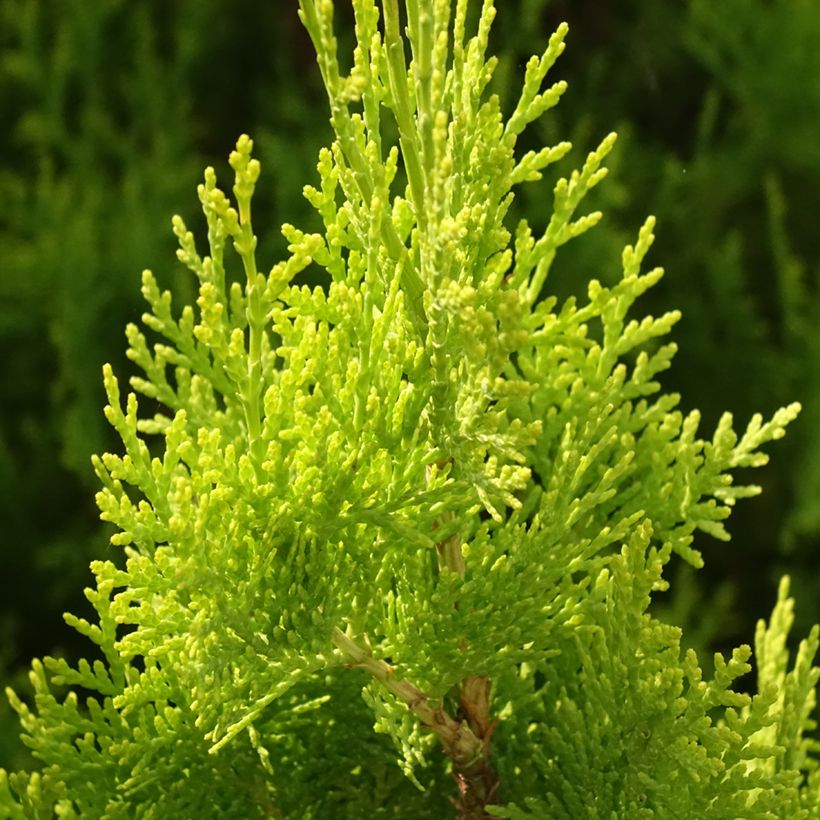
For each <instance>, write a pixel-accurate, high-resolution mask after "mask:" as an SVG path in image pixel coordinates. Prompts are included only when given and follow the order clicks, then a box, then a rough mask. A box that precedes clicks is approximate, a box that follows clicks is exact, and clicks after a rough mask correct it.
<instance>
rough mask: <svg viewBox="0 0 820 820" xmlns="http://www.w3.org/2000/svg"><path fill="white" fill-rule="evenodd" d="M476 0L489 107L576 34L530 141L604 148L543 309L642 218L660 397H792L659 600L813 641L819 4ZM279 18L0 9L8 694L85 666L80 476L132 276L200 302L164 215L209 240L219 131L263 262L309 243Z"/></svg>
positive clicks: (173, 8) (307, 109) (716, 404)
mask: <svg viewBox="0 0 820 820" xmlns="http://www.w3.org/2000/svg"><path fill="white" fill-rule="evenodd" d="M496 5H497V6H498V7H499V14H498V18H497V21H496V25H495V29H494V35H493V42H492V47H493V50H494V51H495V53H497V54H498V55H499V56H500V64H499V67H498V70H497V73H496V78H495V88H494V90H495V91H496V92H498V93H499V94H500V95H501V96H502V99H503V100H504V104H505V107H506V110H507V111H509V110H510V108H511V106H512V105H513V104H514V101H515V93H516V89H517V87H518V85H519V83H520V81H521V78H522V77H523V66H524V63H525V61H526V59H527V58H528V57H529V56H530V55H531V54H532V53H535V52H539V53H540V51H541V50H542V49H543V46H544V44H545V42H546V39H547V37H548V35H549V34H550V33H551V32H552V31H553V30H554V28H555V27H556V26H557V25H558V23H559V22H560V21H562V20H567V21H568V22H569V24H570V35H569V38H568V49H567V52H566V53H565V55H564V57H562V58H561V60H560V61H559V63H558V65H557V66H556V68H555V69H554V70H553V74H552V75H551V76H552V79H553V80H554V79H558V78H564V79H567V80H568V81H569V83H570V90H569V92H568V93H567V95H566V96H565V98H564V100H563V102H562V104H561V105H560V106H559V108H558V109H557V110H556V111H555V112H553V113H550V114H549V115H547V116H546V117H545V118H544V119H543V121H542V122H539V123H537V124H536V125H534V126H533V127H532V128H531V130H530V131H529V132H528V134H527V135H526V140H527V141H529V143H531V144H532V145H533V146H540V145H542V144H544V143H554V142H556V141H558V140H561V139H571V140H572V141H573V142H574V144H575V149H574V153H573V156H572V161H574V162H575V163H576V164H577V163H580V162H581V161H582V160H583V157H584V156H585V154H586V152H587V151H589V150H591V149H592V148H594V147H595V146H596V145H597V143H598V142H599V141H600V140H601V139H602V138H603V136H604V135H605V134H606V133H608V132H609V131H610V130H613V129H614V130H617V131H618V132H619V133H620V135H621V138H620V140H619V142H618V146H617V148H616V151H615V153H614V155H613V158H612V161H611V162H610V166H611V168H612V173H611V176H610V178H609V179H608V180H607V181H606V182H605V183H604V184H603V185H602V186H601V187H600V188H598V189H596V191H595V193H594V197H593V199H594V201H591V202H590V203H589V209H590V210H592V209H594V208H601V209H602V210H604V212H605V220H604V222H603V223H602V224H601V225H600V226H599V227H598V228H596V229H595V230H594V231H593V232H592V233H590V234H588V235H587V236H585V237H584V238H583V239H582V240H579V241H578V242H577V243H575V244H574V246H573V245H572V244H571V245H570V246H569V247H568V248H567V249H566V250H565V252H564V253H563V254H562V255H561V256H559V259H558V261H557V263H556V265H555V268H554V271H553V273H552V274H551V280H550V284H551V287H552V289H553V290H554V291H556V292H558V293H560V294H564V295H568V294H570V293H574V292H581V293H583V292H584V291H585V288H586V282H587V281H588V279H589V278H590V277H593V276H594V277H597V278H599V279H602V280H605V281H612V280H613V279H614V278H615V277H617V275H618V274H619V270H620V266H619V260H620V252H621V249H622V247H623V245H624V244H625V243H626V242H631V241H633V240H634V237H635V236H636V234H637V230H638V227H639V226H640V224H641V223H642V221H643V220H644V218H645V216H646V215H647V214H650V213H652V214H655V215H656V216H657V217H658V228H657V234H658V240H657V242H656V246H655V249H654V250H653V251H652V254H651V258H650V262H651V263H652V264H662V265H663V266H664V267H665V268H666V270H667V275H666V277H665V279H664V280H663V281H662V283H661V285H660V286H658V287H657V288H655V289H654V291H653V292H650V293H649V294H647V296H646V297H644V300H643V303H642V305H641V307H642V310H643V311H644V312H647V313H656V314H657V313H660V312H663V311H664V310H667V309H670V308H673V307H677V308H680V309H682V310H683V312H684V319H683V321H682V322H681V323H680V324H679V325H678V326H677V328H676V330H675V334H674V338H675V340H676V341H677V342H678V343H679V345H680V348H681V349H680V352H679V354H678V356H677V358H676V360H675V364H674V366H673V369H672V370H670V371H669V372H668V373H666V374H665V378H664V385H665V388H666V389H667V390H675V391H680V392H682V394H683V402H682V406H683V409H685V410H688V409H691V408H694V407H697V408H700V409H701V410H702V411H703V426H702V428H701V432H702V435H704V436H705V437H709V436H711V432H712V430H713V428H714V425H715V423H716V421H717V419H718V418H719V415H720V413H721V412H722V411H723V410H725V409H728V410H731V411H732V412H733V413H734V414H735V419H736V424H737V425H738V426H745V424H746V422H747V421H748V419H749V417H750V416H751V414H752V413H754V412H756V411H761V412H763V413H764V414H766V413H771V412H772V411H773V410H774V409H775V408H777V407H778V406H780V405H782V404H785V403H787V402H790V401H792V400H799V401H801V402H802V403H803V407H804V410H803V414H802V415H801V416H800V418H799V420H798V421H797V422H796V423H795V424H794V425H793V426H792V428H791V429H790V432H789V434H788V436H787V437H786V439H785V440H784V441H783V442H780V443H778V444H777V445H775V446H773V447H772V448H770V452H771V454H772V461H771V463H770V465H768V466H767V467H765V468H763V469H762V470H757V471H755V473H754V474H753V476H750V478H751V479H752V480H754V481H756V482H758V483H760V484H762V486H763V488H764V493H763V495H762V496H761V497H759V498H757V499H753V500H751V501H747V502H745V503H743V504H741V505H740V506H739V507H738V510H737V512H736V513H735V514H734V515H733V517H732V520H731V521H730V524H729V529H730V531H731V532H732V534H733V540H732V541H731V542H730V543H727V544H724V543H718V542H714V541H712V540H710V539H708V538H707V537H703V538H702V539H701V541H700V542H699V543H698V544H696V546H698V547H699V548H701V549H702V550H703V551H704V555H705V559H706V568H705V569H704V570H701V571H700V572H699V573H697V574H695V573H693V572H691V571H689V570H687V569H686V568H685V567H680V566H679V565H677V564H673V566H672V568H671V570H670V572H671V573H672V574H673V575H674V576H676V577H675V580H676V582H677V583H676V585H675V587H674V589H675V591H674V592H673V593H672V594H670V595H667V596H666V599H668V600H661V601H659V603H658V606H659V607H662V608H664V609H665V610H666V614H667V615H668V616H669V617H670V618H672V619H674V620H675V621H676V622H678V623H680V624H682V625H684V626H685V627H686V628H687V629H688V632H687V638H686V640H687V643H689V644H690V645H693V646H695V647H697V648H698V649H700V650H709V651H711V650H714V649H720V650H725V649H727V648H728V647H730V646H733V645H735V644H737V643H740V642H748V641H751V639H752V636H753V630H754V623H755V621H756V619H757V618H759V617H763V616H766V615H767V614H768V612H769V611H770V609H771V606H772V604H773V601H774V598H775V591H776V581H777V579H778V578H779V576H780V575H781V574H782V573H783V572H789V573H791V575H792V578H793V592H794V594H795V595H796V597H797V625H796V629H795V632H796V634H797V635H801V634H804V633H805V632H806V631H807V629H808V627H809V626H810V624H811V623H813V622H815V621H817V620H820V566H819V563H820V562H819V561H818V554H819V553H818V546H820V436H819V435H818V434H817V430H818V426H820V296H819V295H818V282H819V281H820V225H818V216H817V215H818V214H820V0H722V2H720V3H713V2H711V1H710V0H675V1H674V2H668V3H647V2H638V0H621V2H614V0H574V2H570V0H499V2H497V4H496ZM337 6H338V10H337V18H338V26H339V34H340V40H341V42H342V44H343V47H344V46H345V45H349V44H350V42H351V13H350V9H349V3H348V2H347V0H338V2H337ZM296 8H297V2H296V0H278V2H262V0H231V2H228V1H227V0H177V1H176V2H175V3H173V4H168V3H164V2H158V1H157V0H130V2H126V1H125V0H93V2H88V0H0V351H2V355H0V368H2V370H1V371H0V559H1V560H2V567H3V571H2V573H0V679H2V680H3V682H8V683H14V684H15V685H20V683H21V681H23V680H24V677H25V670H26V669H27V667H28V663H29V660H30V658H31V657H32V656H39V655H43V654H63V655H67V656H76V655H78V654H79V653H82V652H85V651H86V649H87V647H86V646H85V643H84V641H82V640H80V639H78V637H77V636H75V635H74V634H73V633H72V631H71V630H69V629H68V628H67V627H65V626H64V624H63V623H62V619H61V613H62V612H63V611H65V610H71V611H74V612H77V613H78V614H85V613H86V612H87V609H88V605H87V604H86V603H85V600H84V598H83V596H82V588H83V587H84V586H85V585H86V584H87V583H88V582H89V580H90V575H89V573H88V570H87V567H88V562H89V561H90V560H92V559H94V558H95V557H100V556H104V557H115V558H116V557H118V556H117V555H116V553H115V551H114V549H113V548H111V547H109V546H108V545H107V540H108V536H109V534H110V533H109V532H107V531H106V530H105V529H104V528H103V527H102V526H101V525H100V523H99V521H98V518H97V511H96V507H95V505H94V492H95V489H96V479H95V477H94V475H93V472H92V470H91V466H90V461H89V458H90V455H91V454H92V453H94V452H101V451H104V450H109V449H112V448H114V449H116V448H117V447H118V445H117V442H116V441H115V439H114V437H113V436H112V435H111V431H110V430H109V429H108V428H107V425H106V423H105V422H104V419H103V415H102V407H103V404H104V395H103V391H102V387H101V376H100V370H101V366H102V364H103V362H106V361H110V362H111V363H112V364H113V365H114V367H115V369H116V370H117V371H118V372H119V373H120V374H129V373H131V372H132V369H131V366H130V363H129V362H127V360H126V359H125V357H124V355H123V354H124V349H125V341H124V337H123V330H124V327H125V324H126V322H127V321H134V320H136V319H137V318H138V317H139V315H140V313H141V311H142V306H141V301H140V296H139V277H140V271H141V270H142V268H145V267H150V268H152V269H153V270H154V271H155V272H156V274H157V276H158V278H159V279H160V281H161V282H162V283H163V284H164V285H165V286H167V287H170V288H171V289H172V290H173V291H174V293H175V296H176V297H177V298H178V299H184V300H189V299H191V298H192V294H193V291H192V283H191V281H190V280H189V279H188V276H187V274H186V272H185V271H183V270H182V267H181V265H179V264H178V263H177V262H176V260H175V257H174V250H175V242H174V240H173V236H172V234H171V230H170V218H171V216H172V214H174V213H181V214H182V215H183V217H184V218H185V219H186V221H187V222H188V224H189V226H191V227H192V228H194V229H195V230H196V228H197V227H199V226H201V224H202V221H201V219H200V218H199V216H198V208H197V204H198V203H197V200H196V194H195V187H196V185H197V183H198V182H199V181H200V179H201V174H202V171H203V169H204V167H205V166H206V165H209V164H211V165H214V166H215V167H216V169H217V173H218V174H219V175H220V176H221V177H222V179H223V181H225V182H226V183H228V181H229V179H230V177H229V176H228V173H227V162H226V158H227V155H228V153H229V151H230V150H231V148H232V146H233V144H234V142H235V140H236V137H237V136H238V135H239V134H240V133H242V132H247V133H249V134H251V135H252V136H253V137H254V139H255V141H256V155H257V156H258V157H259V158H260V159H261V161H262V164H263V176H262V179H261V182H260V185H259V188H258V196H257V203H256V206H255V210H256V213H255V224H256V226H257V231H258V232H259V233H260V245H261V256H262V259H263V260H267V262H263V267H264V265H265V264H267V263H269V262H272V261H275V259H276V258H277V257H278V255H279V254H281V253H282V252H283V250H284V244H285V243H284V242H283V240H282V239H281V237H280V235H279V233H278V225H279V224H280V223H281V222H283V221H288V222H292V223H295V224H297V225H302V226H308V227H316V220H315V218H314V217H313V215H312V214H311V213H310V211H309V208H308V206H307V204H306V203H305V201H304V200H303V199H302V198H301V188H302V185H303V184H304V183H306V182H313V181H315V171H314V168H315V163H316V155H317V152H318V149H319V147H320V146H321V145H323V144H326V143H328V142H329V139H330V130H329V126H328V122H327V113H326V105H325V98H324V93H323V90H322V88H321V86H320V83H319V78H318V72H317V70H316V69H315V66H314V60H313V52H312V48H311V45H310V42H309V40H308V38H307V36H306V34H305V33H304V32H303V30H302V28H301V26H300V24H299V21H298V18H297V15H296ZM522 147H526V146H522ZM570 167H571V166H570V165H569V163H568V161H566V160H565V162H564V163H562V164H561V167H560V172H561V173H562V174H566V173H568V172H569V170H570ZM228 184H229V183H228ZM550 202H551V189H550V186H549V184H548V183H545V184H543V185H535V186H530V187H528V188H526V189H524V190H523V191H522V192H521V193H520V194H519V197H518V200H517V203H516V206H515V214H514V215H513V216H514V217H520V216H523V215H526V216H527V218H528V219H529V220H530V221H531V224H532V225H533V226H534V227H535V228H537V227H539V226H540V227H543V226H544V225H545V224H546V220H547V217H548V214H549V209H550ZM201 235H202V233H201V232H200V236H201ZM707 662H708V661H707ZM15 727H16V721H15V720H14V719H13V715H12V714H11V711H10V709H9V708H8V707H7V706H6V704H5V702H4V701H0V766H6V767H12V768H13V767H15V766H16V765H18V764H21V763H22V762H23V761H24V753H23V751H22V750H21V749H20V747H19V744H18V742H17V738H16V734H17V732H16V728H15Z"/></svg>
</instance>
